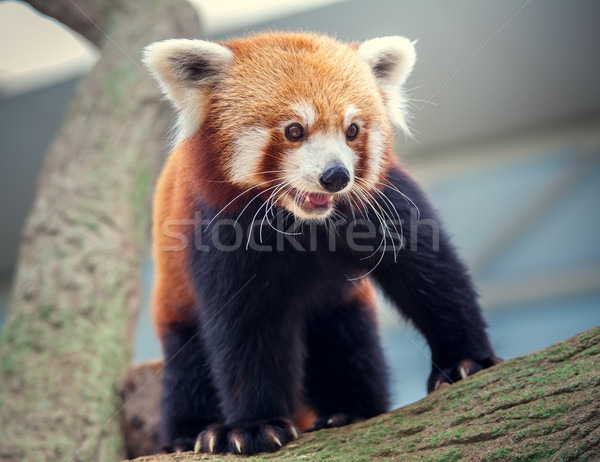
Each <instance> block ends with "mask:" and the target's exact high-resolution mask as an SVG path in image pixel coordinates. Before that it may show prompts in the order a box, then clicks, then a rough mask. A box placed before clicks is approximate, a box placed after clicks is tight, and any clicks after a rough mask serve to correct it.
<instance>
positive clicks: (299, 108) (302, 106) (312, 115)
mask: <svg viewBox="0 0 600 462" xmlns="http://www.w3.org/2000/svg"><path fill="white" fill-rule="evenodd" d="M292 109H293V110H294V112H295V113H296V114H298V116H299V117H300V118H301V119H302V121H303V122H304V126H306V127H310V126H311V125H313V124H314V123H315V120H317V111H315V109H314V108H313V107H312V106H311V105H310V104H308V103H306V102H300V103H297V104H295V105H294V106H292Z"/></svg>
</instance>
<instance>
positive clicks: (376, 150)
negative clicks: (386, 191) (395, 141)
mask: <svg viewBox="0 0 600 462" xmlns="http://www.w3.org/2000/svg"><path fill="white" fill-rule="evenodd" d="M367 149H368V150H369V158H368V163H367V165H368V169H369V170H368V173H367V175H366V176H365V177H364V180H365V181H367V182H369V183H370V184H371V185H372V186H373V187H374V186H375V185H376V182H377V181H378V179H379V175H380V174H381V170H382V168H383V159H384V152H385V136H384V134H383V132H381V131H379V130H371V132H370V133H369V143H368V146H367Z"/></svg>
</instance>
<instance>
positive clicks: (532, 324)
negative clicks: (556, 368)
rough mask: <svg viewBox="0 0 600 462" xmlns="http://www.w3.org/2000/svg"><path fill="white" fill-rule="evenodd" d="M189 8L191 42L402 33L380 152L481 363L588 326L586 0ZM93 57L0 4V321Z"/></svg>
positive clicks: (403, 329) (597, 64)
mask: <svg viewBox="0 0 600 462" xmlns="http://www.w3.org/2000/svg"><path fill="white" fill-rule="evenodd" d="M190 1H191V2H192V3H193V4H194V5H195V6H196V7H197V9H198V14H199V18H200V22H201V25H202V30H203V31H204V34H203V36H202V37H200V38H208V39H212V40H223V39H226V38H227V37H230V36H233V35H244V34H246V33H248V32H251V31H256V30H265V29H269V28H270V29H279V30H298V29H303V30H313V31H319V32H325V33H328V34H331V35H335V36H337V37H338V38H339V39H341V40H345V41H361V40H364V39H368V38H373V37H377V36H384V35H404V36H407V37H409V38H411V39H418V44H417V54H418V60H417V65H416V68H415V71H414V73H413V75H412V76H411V78H410V79H409V82H408V86H407V88H408V90H409V95H410V97H411V100H412V115H413V116H414V119H413V121H412V124H411V125H412V127H413V131H414V139H407V138H405V137H404V136H403V135H401V134H399V135H398V136H397V140H396V143H397V149H396V151H397V153H398V154H399V155H400V157H401V159H402V160H403V162H404V163H405V164H406V165H407V166H408V167H409V169H410V170H411V171H412V172H413V174H414V176H415V177H416V178H417V179H418V180H419V181H420V182H421V184H422V185H423V186H424V187H425V189H426V190H427V191H428V192H429V194H430V196H431V198H432V200H433V202H434V204H435V205H436V206H437V208H438V209H439V210H440V213H441V216H442V218H443V221H444V222H445V224H446V227H447V228H448V230H449V231H450V233H451V234H452V236H453V238H454V242H455V243H456V245H457V247H458V248H459V250H460V253H461V254H462V255H463V257H464V258H465V259H466V261H467V263H468V265H469V267H470V268H471V271H472V273H473V275H474V277H475V279H476V282H477V285H478V288H479V290H480V293H481V300H482V305H483V308H484V310H485V315H486V318H487V320H488V324H489V331H490V335H491V338H492V342H493V344H494V345H495V347H496V349H497V353H498V355H499V356H501V357H503V358H505V359H508V358H511V357H514V356H518V355H523V354H528V353H531V352H533V351H535V350H539V349H542V348H545V347H547V346H549V345H551V344H553V343H556V342H558V341H560V340H564V339H566V338H568V337H570V336H572V335H574V334H576V333H578V332H581V331H583V330H586V329H589V328H591V327H593V326H596V325H598V324H600V239H599V238H600V232H599V229H600V86H599V85H598V82H600V59H598V50H599V49H600V3H598V2H597V1H595V0H588V1H585V0H572V1H569V2H565V1H563V0H505V1H502V2H479V1H477V0H455V1H453V2H445V1H442V0H436V1H433V0H428V1H422V2H414V1H413V2H409V1H397V0H396V1H392V0H371V1H368V2H367V1H340V0H310V1H305V2H301V3H300V2H296V3H294V4H293V5H292V4H288V2H280V1H273V0H265V1H242V0H219V1H218V2H217V1H210V0H190ZM97 58H98V52H97V50H96V49H95V48H94V46H92V45H91V44H89V43H87V42H86V41H85V40H84V39H82V38H81V37H80V36H78V35H77V34H75V33H73V32H71V31H70V30H68V29H67V28H65V27H64V26H62V25H61V24H59V23H57V22H55V21H53V20H50V19H48V18H45V17H42V16H40V15H38V14H37V13H36V12H35V11H34V10H32V9H31V8H30V7H29V6H27V5H26V4H23V3H20V2H14V1H4V2H0V197H1V198H2V200H1V201H0V217H1V220H2V226H1V227H0V328H1V325H2V320H3V317H4V314H5V310H6V304H7V301H8V297H9V291H10V284H11V278H12V275H13V272H14V266H15V261H16V256H17V251H18V246H19V240H20V232H21V228H22V226H23V223H24V220H25V218H26V216H27V212H28V209H29V207H30V205H31V203H32V199H33V197H34V194H35V185H36V178H37V175H38V173H39V171H40V169H41V166H42V164H43V160H44V155H45V153H46V151H47V149H48V147H49V146H50V144H51V142H52V140H53V138H54V136H55V135H56V133H57V132H58V130H59V129H60V127H61V123H62V119H63V117H64V115H65V112H66V109H67V107H68V105H69V102H70V98H71V96H72V95H73V92H74V90H75V88H76V86H77V83H78V81H79V80H80V78H81V77H82V76H83V75H85V74H86V73H87V72H89V70H90V69H91V68H92V67H93V65H94V63H95V61H96V60H97ZM138 58H139V57H137V56H133V57H132V59H134V60H136V59H138ZM156 96H157V98H159V93H158V91H157V95H156ZM141 271H142V274H143V285H144V294H145V298H144V307H143V314H142V316H141V318H140V327H139V334H138V338H137V343H136V352H135V360H136V361H138V360H143V359H149V358H155V357H158V356H160V350H159V347H158V343H157V342H156V340H155V339H154V335H153V332H152V328H151V325H150V318H149V294H150V290H151V286H152V262H151V260H150V258H149V257H148V258H146V259H145V261H144V264H143V266H142V268H141ZM381 306H382V311H381V316H380V320H381V325H382V335H383V342H384V346H385V350H386V354H387V356H388V359H389V364H390V366H391V368H392V375H393V382H394V383H393V390H394V395H393V405H394V407H398V406H401V405H404V404H407V403H410V402H413V401H415V400H418V399H420V398H421V397H423V396H425V381H426V378H427V376H428V374H429V360H428V357H429V350H428V347H427V344H426V342H425V341H424V340H423V339H422V337H420V336H419V335H418V333H417V332H416V331H415V330H414V329H413V328H412V327H411V326H410V325H408V324H406V323H405V322H404V321H403V320H402V319H401V318H400V316H399V315H398V314H397V313H396V312H394V311H392V310H389V307H386V303H385V301H384V300H382V301H381Z"/></svg>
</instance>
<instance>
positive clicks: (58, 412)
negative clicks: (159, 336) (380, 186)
mask: <svg viewBox="0 0 600 462" xmlns="http://www.w3.org/2000/svg"><path fill="white" fill-rule="evenodd" d="M44 3H48V4H52V5H53V7H56V8H58V6H59V5H57V4H59V3H60V4H62V5H63V6H64V5H66V7H69V6H70V7H71V8H75V3H77V4H82V2H71V1H69V0H64V1H58V0H52V2H44ZM96 3H98V2H96ZM83 4H86V2H84V3H83ZM115 4H116V2H113V3H112V5H113V6H114V5H115ZM66 7H65V8H66ZM113 13H114V11H113ZM116 13H117V14H113V15H112V16H111V20H110V21H103V22H101V23H102V24H103V27H104V28H103V34H102V35H103V36H104V33H105V34H106V35H107V36H108V37H110V40H106V41H104V42H103V45H102V48H101V51H102V56H101V59H100V61H99V62H98V64H97V66H96V67H95V68H94V69H93V70H92V72H91V73H90V74H89V75H88V76H87V77H86V78H85V79H84V81H83V82H82V83H81V84H80V87H79V88H78V91H77V93H76V96H75V98H74V102H73V104H72V106H71V108H70V111H69V114H68V116H67V118H66V120H65V122H64V126H63V129H62V131H61V132H60V134H59V136H58V137H57V139H56V140H55V142H54V144H53V146H52V148H51V150H50V152H49V154H48V157H47V160H46V164H45V166H44V169H43V172H42V174H41V177H40V179H39V184H38V191H37V196H36V200H35V202H34V205H33V207H32V210H31V212H30V215H29V218H28V221H27V223H26V226H25V230H24V236H23V242H22V245H21V250H20V256H19V262H18V268H17V273H16V277H15V283H14V287H13V293H12V300H11V303H10V308H9V312H8V316H7V319H6V324H5V326H4V329H3V332H2V337H1V338H0V459H1V460H2V461H16V460H19V461H20V460H40V461H42V460H43V461H52V460H61V461H64V460H86V461H89V460H100V461H105V460H118V459H121V458H123V457H125V453H124V445H123V438H122V432H121V423H120V414H119V410H120V404H121V399H120V395H119V389H120V387H121V384H122V382H123V379H124V377H125V374H126V371H127V367H128V364H129V362H130V360H131V339H132V337H133V331H134V325H135V321H136V318H137V313H138V310H139V301H140V297H139V295H140V293H139V292H140V277H139V267H140V259H141V254H142V249H143V246H144V244H145V237H146V236H147V231H148V230H147V228H148V217H149V211H148V203H149V195H150V193H151V189H152V180H153V177H154V173H153V172H154V170H155V166H156V165H157V164H158V162H159V161H160V159H161V157H162V154H163V153H164V134H165V133H166V131H167V129H168V120H169V119H170V118H171V115H170V112H171V111H170V110H169V109H168V108H167V107H166V106H165V105H164V104H161V103H159V98H160V97H159V92H158V90H157V89H156V87H155V85H154V84H153V83H152V81H151V80H150V79H149V77H148V76H147V75H146V74H145V72H144V71H143V69H142V66H141V64H140V63H139V57H140V53H141V50H142V48H143V47H144V46H145V45H146V44H148V43H150V42H152V41H154V40H160V39H164V38H168V37H172V36H180V37H181V36H192V35H194V34H196V33H197V27H198V22H197V17H196V15H195V13H194V11H193V10H192V9H191V7H190V6H189V5H188V4H187V2H185V1H183V0H182V1H177V2H173V1H172V0H155V1H152V2H125V3H124V4H122V5H121V6H119V9H118V11H117V12H116ZM109 23H110V25H109ZM32 136H34V134H32Z"/></svg>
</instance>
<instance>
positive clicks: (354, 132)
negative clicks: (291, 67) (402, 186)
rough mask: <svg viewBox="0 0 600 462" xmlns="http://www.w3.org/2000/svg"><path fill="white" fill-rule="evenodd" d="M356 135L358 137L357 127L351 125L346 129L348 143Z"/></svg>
mask: <svg viewBox="0 0 600 462" xmlns="http://www.w3.org/2000/svg"><path fill="white" fill-rule="evenodd" d="M357 135H358V125H356V124H351V125H350V126H349V127H348V130H346V139H347V140H348V141H352V140H353V139H355V138H356V136H357Z"/></svg>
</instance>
